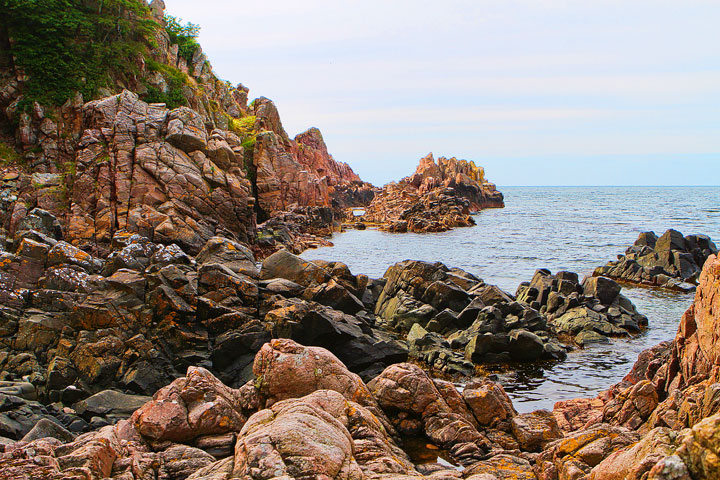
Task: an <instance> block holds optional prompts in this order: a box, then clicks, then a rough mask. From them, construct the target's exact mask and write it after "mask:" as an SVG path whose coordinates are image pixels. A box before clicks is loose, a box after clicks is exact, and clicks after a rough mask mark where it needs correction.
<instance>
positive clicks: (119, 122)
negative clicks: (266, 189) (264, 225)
mask: <svg viewBox="0 0 720 480" xmlns="http://www.w3.org/2000/svg"><path fill="white" fill-rule="evenodd" d="M83 118H84V123H85V125H86V127H87V128H86V129H85V131H84V134H83V137H82V138H81V139H80V146H81V149H80V150H79V151H78V153H77V160H78V162H77V167H76V168H77V173H76V176H75V179H74V182H73V187H72V201H71V203H70V206H69V209H70V214H69V216H68V219H67V225H68V227H67V237H68V238H69V239H70V240H72V241H73V242H74V243H75V244H76V245H78V246H81V247H83V248H92V249H94V250H95V251H102V250H103V249H104V248H107V245H108V244H109V243H110V240H111V238H112V237H113V234H114V233H115V231H117V230H126V231H131V232H137V233H139V234H141V235H143V236H146V237H148V238H150V239H153V240H154V241H156V242H159V243H177V244H178V245H179V246H181V247H182V248H183V249H185V250H187V251H189V252H191V253H197V252H199V251H200V248H202V246H203V245H204V244H205V242H207V240H209V239H210V238H211V237H213V236H215V235H217V234H220V235H223V236H225V237H228V238H235V239H236V240H240V241H243V242H251V241H252V240H253V238H254V234H255V233H254V216H253V207H254V199H253V198H252V195H251V184H250V182H249V181H248V179H247V178H246V175H245V170H246V166H245V164H244V162H243V152H242V147H241V145H240V139H239V138H238V137H236V136H235V135H233V134H231V133H228V132H223V131H221V130H215V131H213V132H212V134H211V135H208V134H207V133H206V130H205V124H204V122H203V119H202V118H201V117H200V115H198V114H197V113H195V112H194V111H192V110H190V109H188V108H185V107H181V108H178V109H176V110H172V111H169V110H167V109H164V108H161V107H156V106H149V105H147V104H146V103H144V102H142V101H140V100H139V99H138V98H137V96H135V95H134V94H132V93H130V92H124V93H123V94H121V95H118V96H115V97H109V98H107V99H103V100H99V101H93V102H89V103H88V104H86V105H85V106H84V107H83Z"/></svg>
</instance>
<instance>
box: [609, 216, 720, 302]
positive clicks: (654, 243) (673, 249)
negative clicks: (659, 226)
mask: <svg viewBox="0 0 720 480" xmlns="http://www.w3.org/2000/svg"><path fill="white" fill-rule="evenodd" d="M717 253H718V249H717V247H716V246H715V244H714V243H713V241H712V240H711V239H710V237H708V236H707V235H687V236H685V237H683V234H682V233H680V232H678V231H677V230H672V229H671V230H668V231H666V232H665V233H663V234H662V235H661V236H660V237H659V238H658V236H657V235H655V232H642V233H641V234H640V235H639V236H638V239H637V240H635V244H633V245H632V246H631V247H628V249H627V250H626V251H625V254H624V255H618V260H617V261H614V262H608V264H607V265H605V266H603V267H598V268H596V269H595V275H603V276H607V277H611V278H615V279H617V280H621V281H624V282H629V283H633V284H638V285H644V286H649V287H662V288H667V289H670V290H680V291H691V290H693V289H694V286H693V285H697V282H698V277H699V275H700V271H701V270H702V267H703V264H704V263H705V261H706V260H707V258H708V257H709V256H710V255H717Z"/></svg>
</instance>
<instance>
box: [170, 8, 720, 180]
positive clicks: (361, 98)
mask: <svg viewBox="0 0 720 480" xmlns="http://www.w3.org/2000/svg"><path fill="white" fill-rule="evenodd" d="M166 4H167V10H166V11H167V13H169V14H171V15H174V16H176V17H180V18H181V19H182V20H183V21H190V22H192V23H196V24H199V25H200V27H201V30H200V37H199V40H200V43H201V44H202V47H203V50H204V52H205V53H206V54H207V56H208V58H209V60H210V62H211V63H212V65H213V69H214V70H215V73H216V74H217V75H218V76H219V77H220V78H222V79H224V80H228V81H230V82H232V83H233V84H237V83H242V84H244V85H245V86H247V87H248V88H250V98H256V97H260V96H264V97H268V98H270V99H272V100H273V101H274V102H275V104H276V105H277V107H278V109H279V111H280V116H281V118H282V122H283V125H284V127H285V129H286V130H287V131H288V133H289V134H290V135H291V136H294V135H295V134H297V133H300V132H302V131H304V130H306V129H308V128H310V127H313V126H314V127H318V128H319V129H320V130H321V131H322V133H323V137H324V138H325V142H326V143H327V145H328V149H329V151H330V153H332V154H333V156H334V157H335V159H336V160H339V161H343V162H347V163H349V164H350V166H351V167H352V168H353V169H354V170H355V171H356V172H357V173H358V174H359V175H360V176H361V177H362V178H363V179H364V180H367V181H370V182H372V183H374V184H376V185H383V184H385V183H387V182H389V181H392V180H398V179H400V178H402V177H404V176H407V175H409V174H411V173H412V172H413V171H414V169H415V166H416V165H417V163H418V160H419V159H420V158H421V157H423V156H425V155H426V154H427V153H428V152H433V153H434V154H435V156H436V157H438V156H446V157H451V156H455V157H458V158H464V159H468V160H473V161H475V163H477V164H478V165H480V166H483V167H484V168H485V172H486V177H487V178H488V179H489V180H490V181H493V182H495V183H496V184H498V185H501V186H502V185H720V28H718V24H720V1H718V0H712V1H699V0H674V1H665V0H632V1H628V0H622V1H615V0H591V1H577V0H535V1H530V0H522V1H520V0H495V1H490V0H467V1H465V0H462V1H461V0H443V1H441V2H440V1H425V0H381V1H376V0H363V1H355V0H343V1H341V2H338V1H317V0H304V1H302V2H298V1H286V0H281V1H270V0H265V1H255V0H241V1H237V2H227V1H216V0H204V1H201V2H198V1H197V0H166Z"/></svg>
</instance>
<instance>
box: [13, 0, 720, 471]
mask: <svg viewBox="0 0 720 480" xmlns="http://www.w3.org/2000/svg"><path fill="white" fill-rule="evenodd" d="M121 3H122V5H118V6H117V8H118V12H120V13H119V14H117V15H115V17H113V16H112V15H114V14H110V13H108V9H103V4H102V2H99V3H98V2H94V1H92V0H91V1H89V2H79V3H78V2H75V3H72V5H71V4H68V8H70V7H71V6H72V8H73V9H74V10H73V12H74V14H76V15H79V16H82V20H83V21H84V22H90V23H91V24H92V23H93V22H95V21H96V20H103V21H105V22H107V21H108V20H110V22H109V24H112V25H115V22H120V23H123V25H125V27H124V29H121V28H120V23H117V25H118V28H117V32H114V31H113V32H110V33H112V34H113V36H114V37H113V38H114V40H113V42H117V45H121V46H124V47H128V48H126V50H127V51H128V52H132V53H131V54H129V55H131V58H125V59H124V61H125V62H126V63H127V65H126V66H127V69H126V70H127V72H131V73H132V74H126V72H125V71H121V70H124V69H120V68H112V69H109V70H107V71H103V72H101V73H102V75H103V76H104V77H107V78H103V82H105V83H103V84H102V85H100V84H98V88H94V89H91V88H84V89H83V92H84V93H81V92H80V91H78V90H77V89H75V90H70V91H68V92H69V93H68V92H59V91H55V92H50V93H53V94H55V95H57V96H58V98H59V97H62V99H61V100H60V101H57V99H55V100H54V103H53V102H44V101H43V99H42V98H34V97H32V96H31V93H32V91H33V90H32V89H31V88H30V87H29V86H30V85H32V84H33V82H35V84H36V85H37V83H38V82H40V81H42V80H43V79H40V78H33V76H32V75H33V74H32V72H33V71H37V70H32V68H30V67H32V65H23V60H25V61H27V60H28V59H27V58H23V57H22V53H23V51H22V50H21V49H17V48H16V46H17V43H16V42H15V38H14V37H13V35H22V34H23V31H21V30H19V29H15V30H13V29H12V28H9V27H8V26H7V25H6V24H5V23H3V26H2V28H0V44H2V45H3V48H4V49H5V47H7V52H5V51H3V52H0V53H1V54H0V111H1V112H2V113H1V114H0V155H1V156H2V158H0V160H1V162H0V163H1V165H0V477H1V478H8V479H28V478H33V479H37V480H51V479H52V480H56V479H57V480H59V479H77V480H81V479H82V480H88V479H104V478H112V479H116V480H160V479H162V480H185V479H193V480H226V479H231V478H239V479H246V480H250V479H257V480H261V479H263V480H270V479H274V480H291V479H302V480H309V479H321V480H329V479H336V480H361V479H368V480H369V479H388V480H390V479H401V480H402V479H423V478H424V479H431V480H444V479H467V480H581V479H584V480H611V479H619V478H623V479H625V478H627V479H642V480H699V479H705V478H708V479H709V478H720V462H718V458H720V441H719V440H718V432H719V431H720V413H718V412H720V349H719V348H718V346H717V340H718V337H720V329H719V327H718V325H720V303H719V302H720V260H719V259H718V258H717V256H716V255H717V248H716V246H715V244H714V243H713V242H712V240H711V239H710V238H709V237H706V236H702V235H689V236H686V237H684V236H683V235H682V234H680V233H679V232H676V231H674V230H669V231H668V232H666V233H665V234H664V235H662V236H661V237H659V238H658V237H657V236H655V234H654V233H652V232H646V233H643V234H641V235H640V238H639V239H638V241H637V242H636V243H635V245H633V246H632V247H630V248H629V249H628V250H627V252H626V254H625V255H624V256H622V257H621V258H619V259H618V261H617V262H611V263H610V264H608V265H607V266H604V267H600V268H598V269H597V270H596V272H595V276H592V277H589V278H585V279H580V278H579V276H578V275H577V274H576V273H574V272H568V271H560V272H556V273H554V274H553V273H552V272H550V271H549V270H546V269H539V270H537V271H536V272H535V274H534V275H533V277H532V279H530V280H529V281H527V282H524V283H522V284H521V285H520V286H519V288H518V290H517V291H516V292H515V294H514V295H513V294H511V293H508V292H505V291H503V290H502V289H500V288H499V287H497V286H496V285H492V284H490V283H486V282H485V281H484V280H483V279H480V278H478V277H476V276H474V275H473V274H471V273H470V272H467V271H464V270H462V269H459V268H453V267H452V266H447V265H444V264H443V263H440V262H435V263H433V262H424V261H416V260H406V261H403V262H398V263H396V264H394V265H392V266H390V267H389V268H388V270H387V271H386V272H385V274H384V275H383V276H382V277H381V278H369V277H368V276H367V275H364V274H362V273H360V274H358V273H357V272H355V273H353V272H351V271H350V269H349V268H348V266H347V265H345V264H343V263H341V262H338V261H332V262H328V261H313V262H310V261H306V260H304V259H302V258H300V257H298V256H297V254H299V253H300V252H302V251H303V250H305V249H307V248H313V247H317V246H321V245H325V244H327V242H328V240H327V239H328V238H329V237H330V236H331V235H332V234H333V233H334V232H337V231H339V230H340V229H342V228H343V225H348V224H350V225H355V226H356V227H357V228H366V227H367V226H368V225H372V226H379V228H381V229H384V230H387V231H391V232H439V231H445V230H448V229H451V228H455V227H463V226H470V225H473V224H474V220H473V218H472V216H471V215H472V213H474V212H476V211H479V210H481V209H484V208H501V207H503V206H504V203H503V201H504V200H503V195H502V193H500V192H499V191H498V190H497V188H496V187H495V185H494V184H492V183H490V182H489V181H488V180H487V179H486V178H485V172H484V170H483V169H482V168H481V167H478V166H477V165H475V164H474V163H473V162H472V161H466V160H458V159H456V158H444V157H440V158H438V159H437V161H436V160H435V158H434V156H433V155H432V154H430V155H428V156H426V157H424V158H423V159H421V160H420V164H419V166H418V167H417V169H416V171H415V173H414V174H413V175H411V176H408V177H406V178H403V179H402V180H400V181H399V182H393V183H391V184H388V185H386V186H385V187H384V188H383V189H378V188H376V187H374V186H372V185H371V184H369V183H367V182H364V181H362V179H361V178H360V177H359V176H358V175H357V174H356V173H355V172H354V171H353V170H352V169H351V168H350V166H348V165H347V164H345V163H342V162H338V161H336V160H335V159H334V158H333V157H332V155H330V153H329V152H328V148H327V146H326V144H325V141H324V139H323V137H322V134H321V133H320V131H319V130H318V129H317V128H310V129H308V130H306V131H305V132H302V133H300V134H298V135H296V136H295V137H291V136H290V135H288V133H287V132H286V131H285V129H284V127H283V125H282V122H281V119H280V113H279V112H278V110H277V108H276V106H275V104H274V103H273V102H272V101H271V100H269V99H267V98H264V97H259V98H257V99H255V100H253V101H250V102H248V100H249V99H248V93H249V90H248V89H247V88H246V87H244V86H243V85H240V84H239V85H237V86H234V87H233V86H232V85H230V84H229V83H227V82H224V81H222V80H220V79H219V78H217V77H216V75H215V74H214V73H213V70H212V67H211V65H210V63H209V62H208V61H207V58H206V57H205V55H204V54H203V52H202V49H201V48H200V46H199V45H197V42H195V44H194V45H193V44H192V42H193V41H194V40H193V39H194V37H192V36H190V37H186V38H185V39H184V41H185V43H184V47H188V45H189V46H191V47H192V49H191V51H188V50H187V49H186V48H185V49H183V48H181V45H180V43H182V42H179V40H178V38H179V37H178V32H176V31H175V32H174V31H173V30H172V29H168V27H169V25H168V19H167V17H165V16H164V8H165V5H164V3H163V2H162V0H153V1H152V2H150V4H149V5H148V4H146V3H145V2H144V1H142V2H141V1H138V2H135V1H134V0H130V1H129V2H121ZM33 5H34V4H33ZM33 5H31V4H28V5H27V8H31V7H32V6H33ZM33 11H34V10H33ZM103 15H104V17H103ZM27 20H28V21H32V20H33V19H32V18H31V17H28V18H27ZM95 23H98V22H95ZM99 23H102V22H99ZM102 24H103V25H104V23H102ZM8 25H9V23H8ZM140 25H143V29H139V28H136V27H139V26H140ZM30 30H32V28H30ZM123 30H125V31H127V32H131V33H130V34H127V33H126V34H125V35H127V37H128V38H125V37H123ZM136 30H137V31H138V32H139V31H140V30H142V31H143V32H144V33H143V34H142V35H140V36H136V35H135V33H134V32H135V31H136ZM191 30H192V29H191ZM31 33H32V34H35V35H42V34H43V33H47V32H41V31H39V30H38V31H35V32H31ZM110 33H108V35H110ZM24 34H26V35H27V32H24ZM65 34H66V32H65V33H63V32H60V31H58V32H56V33H55V35H65ZM115 36H117V38H115ZM130 36H132V38H129V37H130ZM63 38H65V37H62V38H53V40H54V41H53V43H52V44H53V45H55V44H58V45H62V44H63V42H62V41H61V40H63ZM105 38H108V37H107V35H106V36H105ZM25 40H26V41H31V40H32V38H31V39H30V40H28V39H27V38H25ZM72 40H73V42H74V41H77V42H80V45H83V42H85V44H86V45H88V46H90V45H91V44H93V41H94V40H93V39H92V38H90V39H89V40H88V39H84V38H77V39H75V38H73V39H72ZM103 41H104V40H103ZM188 42H189V43H188ZM101 43H102V42H99V41H95V44H94V45H93V47H98V46H102V45H100V44H101ZM129 47H132V48H129ZM34 53H35V54H37V55H39V56H40V57H42V58H44V59H45V60H47V57H43V56H42V54H43V53H46V52H34ZM66 53H70V52H66ZM30 60H32V59H30ZM101 70H102V69H101ZM51 73H52V72H49V73H48V74H51ZM71 73H72V72H71ZM75 73H77V72H75ZM81 73H84V74H85V76H87V75H91V74H93V75H94V74H95V73H97V72H90V71H88V72H81ZM52 80H53V81H61V80H64V79H62V78H61V79H52ZM79 80H80V79H79ZM81 80H82V81H81V82H80V83H79V84H82V83H84V82H85V80H86V79H85V78H84V77H83V78H82V79H81ZM95 80H97V81H98V82H99V81H100V80H98V79H97V78H96V79H95ZM47 83H48V85H57V82H55V83H53V82H47ZM63 95H64V96H63ZM354 209H361V210H364V214H363V215H362V216H360V217H358V218H355V217H354V215H352V213H351V212H352V211H353V210H354ZM616 280H617V281H616ZM619 282H631V283H635V284H642V285H646V286H650V287H665V288H671V289H683V290H684V289H686V288H689V287H687V286H686V283H691V284H695V285H696V289H697V290H696V293H695V300H694V303H693V305H692V306H691V307H690V309H688V311H687V312H686V313H685V315H684V317H683V319H682V321H681V322H680V327H679V329H678V333H677V335H676V337H675V339H674V340H673V341H671V342H664V343H662V344H660V345H658V346H656V347H653V348H651V349H649V350H647V351H645V352H643V353H642V354H641V355H640V356H639V358H638V360H637V362H636V363H635V365H634V366H633V368H632V370H631V371H630V372H629V373H628V375H627V376H626V377H625V378H623V379H622V380H621V381H620V383H618V384H617V385H614V386H613V387H612V388H610V389H609V390H607V391H605V392H603V393H601V394H600V395H598V396H597V397H596V398H592V399H575V400H568V401H562V402H558V403H557V404H556V405H555V408H554V409H553V411H545V410H539V411H534V412H529V413H520V414H519V413H518V412H517V411H516V409H515V408H514V406H513V404H512V401H511V399H510V398H509V396H508V395H507V394H506V392H505V391H504V389H503V387H502V386H501V385H500V384H499V383H498V382H496V381H495V380H496V378H495V377H493V376H491V375H486V374H485V370H484V368H485V367H486V366H489V365H491V366H493V367H495V368H497V369H511V368H513V367H514V366H517V365H521V364H530V363H533V362H541V361H542V362H561V361H563V359H564V358H565V357H566V355H567V353H568V352H569V351H571V350H573V349H577V348H583V347H584V346H587V345H590V344H593V343H605V342H610V341H611V340H610V338H611V337H626V336H632V335H637V334H640V333H642V332H643V330H644V329H645V327H646V326H647V323H648V320H647V318H646V317H645V316H644V315H643V314H642V312H639V311H638V309H637V308H636V307H635V306H634V305H633V304H632V302H630V300H629V299H628V298H627V297H625V296H624V295H623V294H622V287H621V285H620V283H619ZM441 459H442V460H441Z"/></svg>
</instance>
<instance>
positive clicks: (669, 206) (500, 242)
mask: <svg viewBox="0 0 720 480" xmlns="http://www.w3.org/2000/svg"><path fill="white" fill-rule="evenodd" d="M500 190H501V191H502V192H503V193H504V194H505V205H506V207H505V208H504V209H491V210H484V211H482V212H480V213H479V214H478V215H476V216H475V220H476V222H477V225H476V226H475V227H471V228H458V229H455V230H452V231H449V232H443V233H429V234H413V233H406V234H393V233H385V232H380V231H377V230H364V231H359V230H349V231H347V232H344V233H339V234H336V235H335V236H334V237H333V239H332V241H333V243H334V246H333V247H325V248H320V249H317V250H308V251H306V252H304V253H303V255H302V256H303V257H304V258H306V259H310V260H313V259H324V260H337V261H341V262H344V263H346V264H347V265H348V266H349V267H350V269H351V270H352V271H353V273H355V274H358V273H365V274H367V275H369V276H371V277H380V276H382V275H383V273H384V272H385V270H386V269H387V268H388V267H389V266H390V265H392V264H393V263H395V262H398V261H401V260H405V259H416V260H427V261H441V262H443V263H445V264H446V265H447V266H449V267H460V268H463V269H465V270H467V271H469V272H471V273H473V274H475V275H477V276H479V277H481V278H483V279H484V280H485V281H486V282H488V283H493V284H496V285H498V286H500V287H501V288H503V289H504V290H506V291H508V292H510V293H512V294H514V293H515V290H516V289H517V287H518V285H519V284H520V282H523V281H529V280H530V279H531V278H532V275H533V273H534V272H535V270H536V269H538V268H549V269H550V270H552V271H553V272H556V271H558V270H571V271H575V272H578V273H579V274H580V275H581V277H582V276H583V275H587V274H590V273H591V272H592V271H593V269H594V268H595V267H597V266H600V265H604V264H605V263H607V262H608V261H610V260H614V259H615V258H616V255H617V254H620V253H622V252H624V250H625V248H627V246H629V245H631V244H632V243H633V242H634V241H635V239H636V238H637V236H638V233H639V232H642V231H647V230H653V231H655V232H656V233H657V234H658V235H660V234H662V233H663V232H664V231H665V230H667V229H668V228H674V229H676V230H679V231H681V232H682V233H683V234H685V235H688V234H691V233H703V234H707V235H710V236H711V237H712V238H713V240H714V241H715V243H716V244H718V245H720V187H504V188H500ZM623 294H625V295H626V296H627V297H629V298H630V299H631V300H632V301H633V302H634V303H635V305H636V306H637V307H638V310H639V311H640V312H641V313H643V314H645V315H647V317H648V318H649V320H650V325H649V328H648V329H647V330H646V331H645V332H644V333H642V334H641V335H639V336H637V337H634V338H629V339H622V340H614V341H613V342H612V343H610V344H606V345H596V346H592V347H590V348H586V349H584V350H578V351H576V352H572V353H571V354H570V355H569V357H568V359H567V360H566V361H564V362H558V363H545V364H533V365H531V366H527V367H523V368H519V369H516V370H513V371H511V372H501V373H500V381H501V383H503V385H504V386H505V388H506V389H507V391H508V393H509V394H510V396H511V397H512V399H513V401H514V403H515V405H516V408H518V410H520V411H531V410H535V409H538V408H552V406H553V404H554V403H555V402H556V401H559V400H564V399H569V398H576V397H591V396H595V395H596V394H597V393H599V392H600V391H602V390H604V389H606V388H608V387H609V386H610V385H612V384H614V383H616V382H618V381H619V380H620V379H621V378H622V377H623V376H624V375H625V374H626V373H627V372H628V371H629V369H630V367H631V366H632V364H633V362H635V360H636V359H637V355H638V353H640V352H641V351H642V350H644V349H645V348H648V347H650V346H653V345H656V344H657V343H659V342H661V341H663V340H669V339H672V338H673V336H674V335H675V332H676V330H677V325H678V322H679V320H680V317H681V316H682V314H683V312H684V311H685V310H686V309H687V307H688V306H689V305H690V303H691V302H692V298H693V297H692V295H688V294H678V293H668V292H662V291H657V290H651V289H645V288H630V287H624V288H623Z"/></svg>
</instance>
